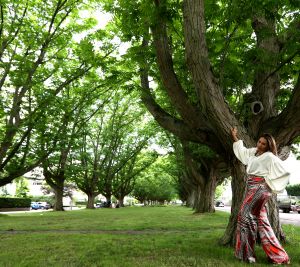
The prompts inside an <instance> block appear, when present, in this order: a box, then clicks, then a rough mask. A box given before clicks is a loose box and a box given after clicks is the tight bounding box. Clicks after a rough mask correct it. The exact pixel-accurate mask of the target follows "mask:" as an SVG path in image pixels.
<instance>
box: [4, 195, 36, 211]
mask: <svg viewBox="0 0 300 267" xmlns="http://www.w3.org/2000/svg"><path fill="white" fill-rule="evenodd" d="M30 204H31V199H30V198H12V197H9V198H8V197H0V208H28V207H30Z"/></svg>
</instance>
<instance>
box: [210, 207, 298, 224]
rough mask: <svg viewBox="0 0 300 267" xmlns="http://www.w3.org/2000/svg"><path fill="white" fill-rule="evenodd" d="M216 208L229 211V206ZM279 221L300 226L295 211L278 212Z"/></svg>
mask: <svg viewBox="0 0 300 267" xmlns="http://www.w3.org/2000/svg"><path fill="white" fill-rule="evenodd" d="M215 208H216V210H220V211H226V212H230V209H231V207H230V206H225V207H215ZM279 218H280V222H281V223H282V224H293V225H296V226H300V214H298V213H297V212H293V211H291V212H290V213H283V212H282V211H280V212H279Z"/></svg>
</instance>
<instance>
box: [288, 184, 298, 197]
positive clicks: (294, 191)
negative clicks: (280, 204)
mask: <svg viewBox="0 0 300 267" xmlns="http://www.w3.org/2000/svg"><path fill="white" fill-rule="evenodd" d="M286 191H287V193H288V194H289V195H290V196H300V184H294V185H288V186H287V187H286Z"/></svg>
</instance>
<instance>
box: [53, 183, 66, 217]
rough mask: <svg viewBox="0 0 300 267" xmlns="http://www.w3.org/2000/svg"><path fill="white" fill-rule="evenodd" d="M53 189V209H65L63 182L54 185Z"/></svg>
mask: <svg viewBox="0 0 300 267" xmlns="http://www.w3.org/2000/svg"><path fill="white" fill-rule="evenodd" d="M53 190H54V194H55V203H54V208H53V210H55V211H63V210H64V207H63V195H64V187H63V183H62V184H60V185H58V186H54V187H53Z"/></svg>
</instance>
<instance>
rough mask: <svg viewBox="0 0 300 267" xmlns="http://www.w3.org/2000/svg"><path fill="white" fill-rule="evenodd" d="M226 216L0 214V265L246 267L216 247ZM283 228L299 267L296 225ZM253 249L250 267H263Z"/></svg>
mask: <svg viewBox="0 0 300 267" xmlns="http://www.w3.org/2000/svg"><path fill="white" fill-rule="evenodd" d="M228 216H229V215H228V214H227V213H225V212H216V213H214V214H201V215H196V214H193V212H192V210H191V209H189V208H185V207H134V208H124V209H97V210H78V211H68V212H38V213H23V214H10V215H2V216H1V215H0V227H1V228H0V266H28V267H29V266H30V267H31V266H109V267H111V266H122V267H123V266H125V267H126V266H128V267H132V266H139V267H144V266H145V267H152V266H153V267H160V266H172V267H173V266H174V267H175V266H182V267H185V266H201V267H202V266H247V264H243V263H240V262H239V261H237V260H236V259H235V258H234V256H233V249H232V248H230V247H223V246H221V245H219V244H218V240H219V239H220V237H221V236H222V234H223V233H224V231H225V227H226V225H227V221H228ZM284 230H285V233H286V235H287V237H288V239H289V244H287V245H285V248H286V250H287V252H288V254H289V255H290V257H291V261H292V265H291V266H300V227H295V226H291V225H285V226H284ZM256 251H257V256H258V263H257V264H256V266H269V265H270V264H268V263H267V261H266V257H265V255H264V252H263V251H262V249H261V248H260V247H259V246H257V248H256Z"/></svg>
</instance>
